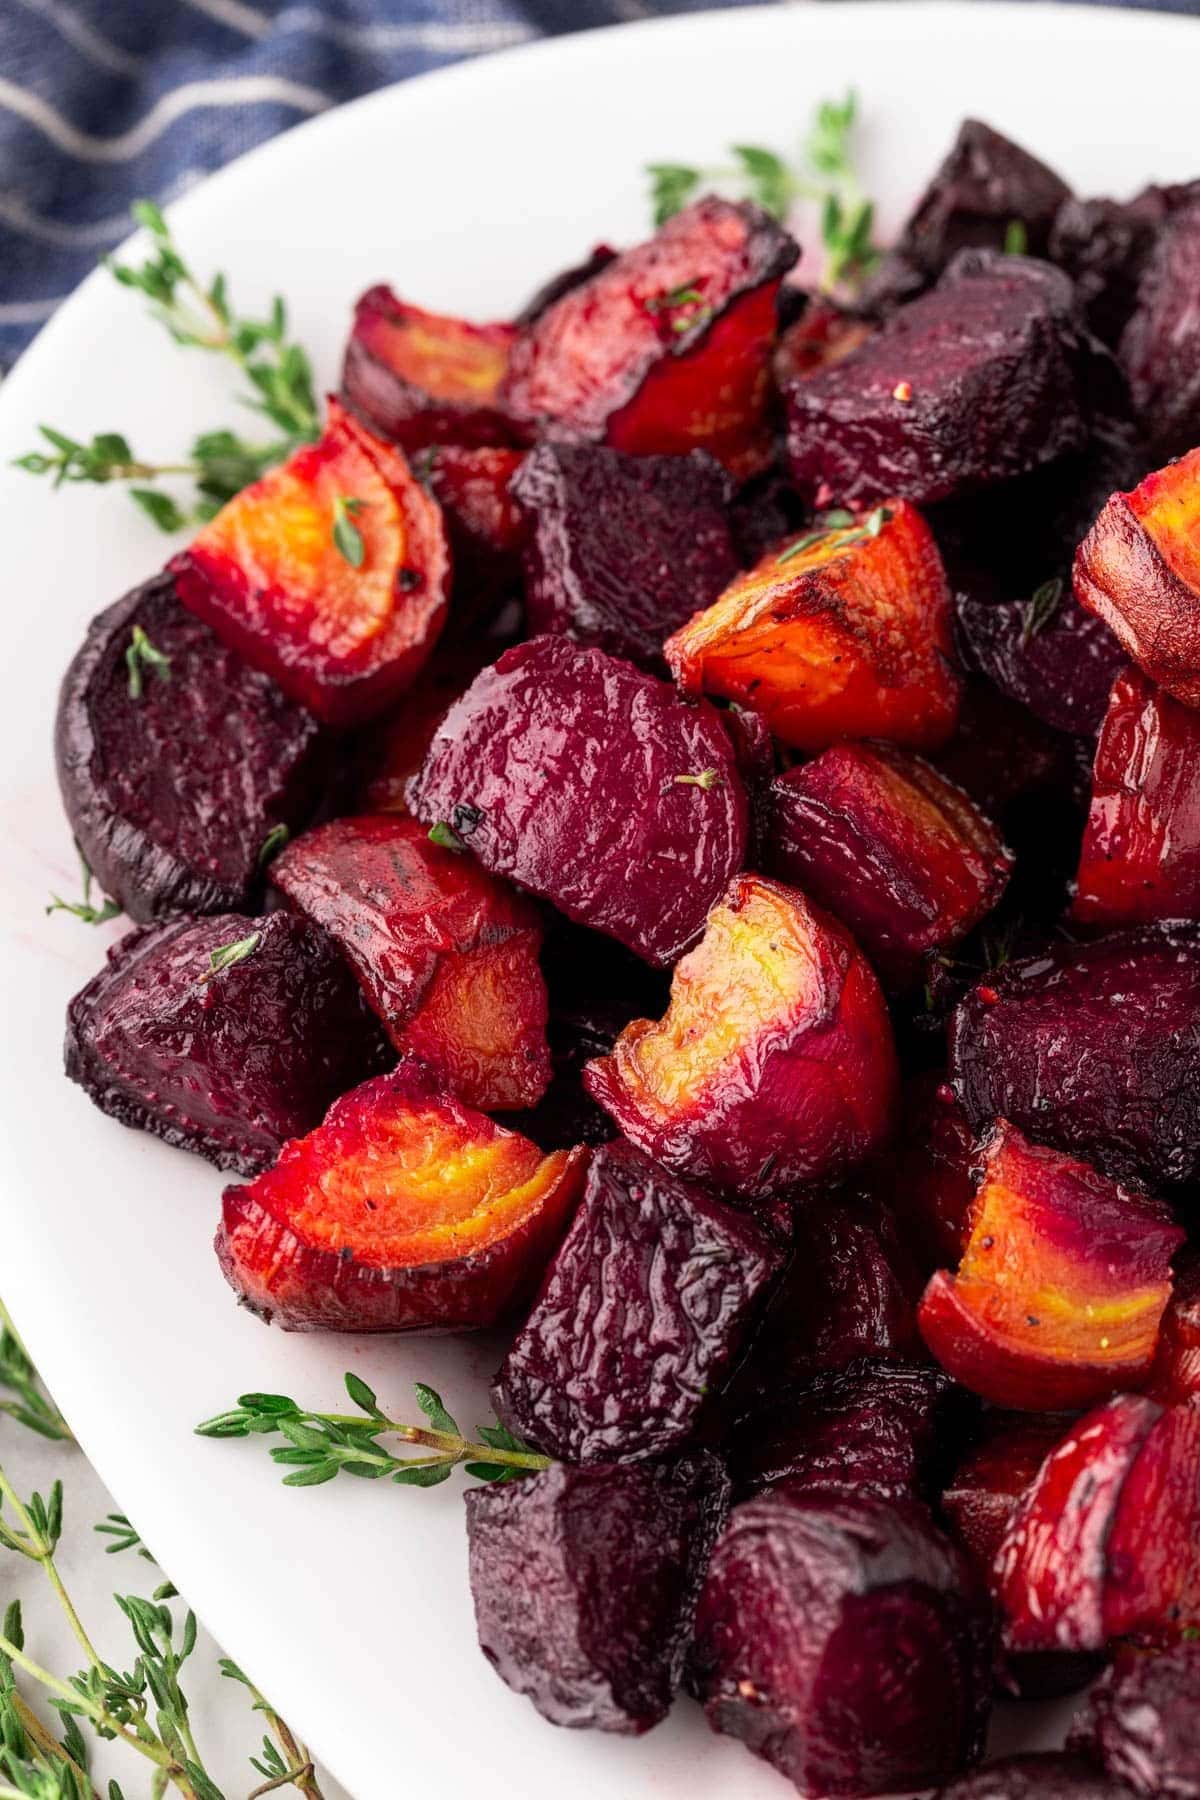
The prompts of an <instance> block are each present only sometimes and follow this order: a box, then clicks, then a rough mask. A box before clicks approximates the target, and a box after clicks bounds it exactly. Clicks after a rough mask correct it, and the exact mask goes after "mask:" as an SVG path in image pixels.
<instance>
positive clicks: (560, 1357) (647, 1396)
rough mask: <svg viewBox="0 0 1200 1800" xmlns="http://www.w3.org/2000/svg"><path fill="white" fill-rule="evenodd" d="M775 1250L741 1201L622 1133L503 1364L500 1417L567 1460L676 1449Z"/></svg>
mask: <svg viewBox="0 0 1200 1800" xmlns="http://www.w3.org/2000/svg"><path fill="white" fill-rule="evenodd" d="M783 1260H784V1258H783V1254H782V1252H781V1251H780V1250H778V1249H777V1248H776V1246H775V1245H774V1244H773V1243H772V1242H771V1240H770V1239H769V1238H768V1237H767V1236H766V1235H765V1233H764V1232H763V1231H761V1230H760V1229H759V1227H758V1226H757V1225H755V1224H754V1223H753V1222H752V1221H751V1220H750V1219H749V1218H747V1217H746V1215H745V1214H743V1213H738V1212H735V1211H734V1210H733V1208H732V1207H729V1206H725V1205H723V1204H722V1203H721V1202H720V1201H717V1200H714V1199H712V1198H710V1197H709V1196H708V1195H707V1194H706V1193H705V1192H704V1190H703V1189H702V1188H699V1187H695V1186H693V1185H692V1184H691V1183H689V1182H685V1181H682V1180H681V1179H680V1178H679V1177H678V1176H677V1175H672V1174H669V1173H668V1172H667V1171H666V1170H665V1169H662V1168H659V1167H658V1166H657V1165H656V1164H655V1163H652V1162H651V1161H650V1159H649V1158H648V1157H646V1156H643V1155H642V1154H641V1152H640V1151H638V1150H635V1149H634V1148H633V1147H632V1145H629V1144H624V1143H616V1144H608V1145H605V1146H604V1148H603V1149H600V1150H598V1151H596V1153H595V1155H594V1156H593V1158H592V1165H591V1169H590V1171H589V1174H588V1181H587V1187H586V1188H585V1190H584V1197H583V1200H582V1202H581V1204H580V1207H579V1211H578V1212H577V1213H576V1215H575V1220H574V1223H573V1224H572V1226H571V1228H570V1230H569V1231H568V1233H567V1236H566V1238H565V1239H564V1241H563V1243H562V1245H561V1246H560V1248H559V1250H558V1253H557V1255H556V1256H555V1258H554V1261H553V1262H552V1263H551V1265H550V1268H549V1270H548V1271H547V1274H546V1279H545V1281H544V1282H543V1284H542V1289H541V1292H540V1293H539V1295H538V1297H537V1299H536V1300H535V1302H534V1304H533V1309H532V1311H531V1312H530V1314H529V1317H528V1319H527V1320H526V1322H525V1324H524V1326H523V1327H522V1329H521V1330H520V1332H518V1334H517V1338H516V1341H515V1342H514V1344H513V1347H512V1349H511V1350H510V1351H509V1354H508V1356H507V1358H506V1359H505V1361H504V1364H503V1367H502V1368H501V1370H500V1374H499V1377H498V1378H497V1395H498V1410H499V1412H500V1416H501V1417H502V1418H503V1419H504V1421H505V1423H506V1424H507V1425H509V1426H511V1427H512V1428H513V1429H514V1430H515V1431H517V1432H518V1433H519V1434H520V1436H522V1437H523V1438H526V1439H528V1440H529V1442H531V1443H533V1444H536V1445H537V1446H538V1448H539V1449H542V1450H545V1451H547V1452H548V1453H549V1454H550V1455H551V1456H555V1457H559V1458H562V1459H564V1460H566V1461H568V1462H617V1461H623V1460H625V1459H627V1458H631V1457H644V1456H658V1455H664V1454H667V1453H669V1452H671V1451H674V1450H678V1449H679V1448H681V1447H682V1446H683V1445H684V1444H686V1443H687V1442H688V1440H689V1439H690V1438H692V1437H693V1436H694V1434H695V1432H696V1429H697V1426H698V1424H699V1422H700V1420H701V1418H702V1416H703V1414H704V1412H705V1410H706V1407H710V1406H711V1403H712V1401H713V1400H714V1399H715V1398H716V1397H717V1396H718V1395H719V1393H720V1391H721V1389H722V1388H723V1387H724V1385H725V1383H726V1382H727V1381H728V1379H729V1376H730V1374H731V1373H732V1371H733V1369H734V1367H735V1365H736V1362H737V1359H738V1355H739V1352H740V1350H741V1348H742V1346H743V1343H744V1342H745V1339H746V1337H747V1334H748V1332H749V1329H750V1327H751V1325H752V1324H753V1322H754V1319H755V1315H756V1312H757V1311H758V1310H759V1309H760V1306H761V1301H762V1298H763V1295H764V1292H765V1290H766V1289H767V1288H768V1286H769V1284H770V1282H771V1280H772V1278H773V1277H774V1276H775V1275H776V1274H777V1272H778V1270H779V1268H780V1267H781V1265H782V1263H783Z"/></svg>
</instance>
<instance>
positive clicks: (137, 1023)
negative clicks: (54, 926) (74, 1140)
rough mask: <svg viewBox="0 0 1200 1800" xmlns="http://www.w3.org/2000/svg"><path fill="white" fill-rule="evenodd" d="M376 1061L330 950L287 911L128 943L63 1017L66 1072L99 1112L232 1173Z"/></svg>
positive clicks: (305, 1127)
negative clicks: (233, 949) (225, 958)
mask: <svg viewBox="0 0 1200 1800" xmlns="http://www.w3.org/2000/svg"><path fill="white" fill-rule="evenodd" d="M230 946H235V947H236V954H235V955H234V956H233V957H231V958H230V960H229V962H228V965H227V966H222V953H224V954H225V955H228V953H229V950H230ZM214 959H215V960H214ZM385 1060H386V1052H385V1048H384V1045H383V1043H382V1042H381V1039H380V1036H379V1032H378V1030H377V1029H376V1027H375V1025H374V1022H373V1021H372V1019H371V1018H370V1015H369V1014H368V1013H367V1012H366V1011H365V1009H364V1007H363V1005H362V1002H361V1001H360V999H359V997H358V994H357V992H356V991H355V988H354V984H353V982H352V980H351V979H350V977H349V975H348V974H347V972H346V969H345V967H344V966H343V964H342V961H341V958H340V957H339V956H338V954H337V952H336V951H335V950H334V948H333V946H332V945H331V944H330V943H329V942H328V940H327V939H326V938H325V936H324V934H323V933H322V932H320V931H318V930H317V929H316V928H315V927H314V926H311V925H308V924H306V923H305V922H304V921H303V920H301V919H292V918H289V917H288V916H287V915H286V914H285V913H271V914H269V915H268V916H267V917H266V918H262V919H250V918H246V917H245V915H243V914H240V913H220V914H215V915H212V916H209V917H206V918H201V919H191V918H179V919H168V920H166V921H164V922H163V923H162V924H159V925H150V926H147V927H145V928H144V929H142V930H140V931H131V932H130V933H129V935H128V936H127V937H124V938H122V939H121V941H120V943H119V944H115V945H114V946H113V948H112V949H111V950H110V951H109V953H108V962H107V963H106V965H105V966H104V968H103V969H101V971H100V973H99V974H98V975H95V976H93V978H92V980H91V981H89V982H88V984H87V986H86V987H85V988H84V989H83V990H82V992H81V993H78V994H76V996H75V998H74V999H73V1000H72V1002H71V1004H70V1006H69V1007H68V1008H67V1043H66V1068H67V1074H68V1076H69V1077H70V1078H71V1080H72V1081H77V1082H78V1083H79V1085H80V1086H81V1087H82V1088H83V1089H84V1091H85V1092H86V1093H87V1095H88V1097H89V1098H90V1099H91V1100H94V1101H95V1103H96V1105H97V1106H98V1107H99V1108H100V1110H101V1112H106V1113H108V1114H109V1116H110V1117H111V1118H114V1119H119V1120H120V1122H121V1124H122V1125H132V1126H134V1127H135V1128H136V1129H138V1130H141V1131H152V1132H153V1133H154V1135H155V1136H156V1137H160V1138H163V1139H164V1140H165V1141H166V1142H167V1143H168V1144H175V1145H177V1146H178V1147H179V1148H180V1149H181V1150H194V1151H196V1152H197V1153H198V1154H199V1155H200V1156H205V1157H207V1158H208V1160H209V1162H213V1163H216V1165H217V1167H218V1168H220V1169H235V1170H236V1171H237V1172H238V1173H239V1174H241V1175H254V1174H257V1173H258V1171H259V1170H260V1169H265V1168H268V1167H269V1166H270V1164H271V1163H273V1162H274V1160H275V1158H276V1157H277V1156H278V1154H279V1152H280V1150H281V1149H282V1148H283V1146H284V1144H285V1143H286V1142H287V1140H288V1139H289V1138H292V1137H298V1136H299V1135H300V1133H301V1132H304V1131H309V1130H311V1129H312V1127H313V1126H314V1125H317V1124H319V1123H320V1121H321V1119H322V1118H323V1116H324V1114H325V1111H326V1108H327V1107H328V1106H329V1105H330V1103H331V1102H332V1101H333V1100H335V1099H336V1098H337V1096H338V1095H339V1094H341V1093H344V1092H345V1090H346V1089H347V1088H350V1087H353V1086H354V1084H355V1083H356V1082H358V1081H361V1080H362V1079H363V1077H364V1076H366V1075H369V1074H371V1073H373V1072H374V1071H375V1070H376V1069H378V1068H380V1067H382V1065H383V1063H384V1061H385Z"/></svg>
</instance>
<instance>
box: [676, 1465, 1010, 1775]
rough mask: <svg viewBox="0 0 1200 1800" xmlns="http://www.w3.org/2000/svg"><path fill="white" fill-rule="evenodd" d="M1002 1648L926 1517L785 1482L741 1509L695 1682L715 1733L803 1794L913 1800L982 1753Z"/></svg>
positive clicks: (727, 1538) (720, 1570)
mask: <svg viewBox="0 0 1200 1800" xmlns="http://www.w3.org/2000/svg"><path fill="white" fill-rule="evenodd" d="M990 1639H991V1628H990V1621H989V1620H988V1617H987V1610H986V1606H985V1605H984V1603H983V1600H982V1597H981V1595H980V1593H979V1591H978V1590H977V1589H976V1587H975V1584H974V1582H973V1581H972V1579H971V1576H970V1574H969V1572H968V1570H967V1568H966V1565H965V1563H964V1562H963V1559H962V1557H961V1555H960V1553H959V1552H958V1551H957V1550H956V1549H954V1548H953V1547H952V1546H951V1545H950V1544H949V1543H948V1542H947V1540H946V1539H945V1538H943V1537H942V1536H941V1535H940V1533H938V1532H937V1531H935V1530H934V1529H933V1526H932V1525H931V1523H930V1522H929V1516H928V1514H927V1513H926V1512H925V1511H924V1509H923V1508H921V1507H919V1506H917V1505H915V1504H914V1503H912V1502H907V1503H905V1502H897V1501H893V1502H884V1501H880V1500H876V1499H868V1498H865V1497H864V1498H857V1499H856V1498H853V1497H850V1496H845V1497H840V1496H837V1495H827V1494H819V1493H802V1492H801V1493H794V1492H791V1491H789V1489H788V1488H787V1487H786V1486H784V1487H781V1488H776V1489H774V1490H772V1491H771V1492H769V1493H767V1494H762V1495H759V1496H758V1497H757V1498H755V1499H752V1500H747V1501H743V1502H742V1504H741V1505H739V1506H736V1507H735V1508H734V1510H733V1512H732V1513H731V1515H730V1518H729V1523H728V1524H727V1526H726V1527H725V1530H724V1532H723V1533H722V1535H721V1537H720V1539H719V1540H718V1543H717V1547H716V1550H715V1551H714V1552H713V1558H712V1563H711V1565H710V1567H709V1574H708V1580H707V1582H706V1583H705V1586H704V1591H703V1593H702V1595H701V1599H700V1606H699V1611H698V1613H697V1618H696V1642H695V1645H694V1647H693V1651H692V1665H691V1667H692V1680H693V1682H694V1684H695V1687H696V1691H697V1693H698V1695H699V1697H700V1698H701V1699H702V1701H703V1703H704V1708H705V1711H706V1713H707V1714H708V1719H709V1723H710V1724H711V1725H712V1727H713V1729H714V1730H716V1731H720V1732H724V1733H726V1734H727V1735H729V1736H731V1737H737V1738H740V1739H741V1740H742V1742H743V1743H745V1744H746V1746H747V1747H748V1748H749V1749H751V1750H753V1751H755V1752H756V1753H757V1754H758V1755H760V1756H763V1757H765V1758H766V1759H767V1761H768V1762H770V1763H772V1764H773V1765H774V1767H775V1768H777V1769H778V1770H779V1772H780V1774H782V1775H785V1776H787V1777H788V1778H789V1779H790V1780H791V1781H793V1782H794V1783H795V1785H796V1787H797V1788H798V1790H799V1791H800V1793H801V1794H806V1795H832V1794H857V1795H869V1794H890V1793H900V1792H903V1791H907V1790H910V1789H913V1788H924V1787H928V1786H930V1785H931V1784H933V1783H935V1782H938V1781H942V1780H945V1779H946V1778H947V1777H948V1776H951V1775H953V1774H955V1773H957V1771H958V1770H960V1769H962V1768H963V1767H964V1766H966V1765H969V1764H970V1763H972V1762H973V1761H975V1759H976V1758H977V1757H978V1755H979V1752H980V1749H981V1747H982V1737H983V1728H984V1724H985V1722H986V1718H987V1712H988V1704H989V1694H990V1688H991V1642H990ZM881 1694H885V1695H886V1696H887V1704H886V1706H883V1707H881V1706H880V1696H881Z"/></svg>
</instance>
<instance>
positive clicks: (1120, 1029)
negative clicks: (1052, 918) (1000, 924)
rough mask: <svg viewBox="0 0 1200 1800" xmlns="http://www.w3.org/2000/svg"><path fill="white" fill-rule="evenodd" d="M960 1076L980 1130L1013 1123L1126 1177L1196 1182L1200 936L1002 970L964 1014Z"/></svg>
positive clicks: (1185, 932)
mask: <svg viewBox="0 0 1200 1800" xmlns="http://www.w3.org/2000/svg"><path fill="white" fill-rule="evenodd" d="M950 1069H951V1076H952V1079H953V1081H954V1085H955V1088H956V1090H957V1093H958V1097H959V1099H960V1100H961V1102H962V1104H963V1106H964V1108H965V1109H966V1112H967V1115H968V1117H969V1118H970V1120H971V1122H972V1124H974V1125H975V1126H976V1127H977V1128H978V1127H982V1126H984V1125H986V1124H988V1123H989V1122H990V1121H991V1120H992V1119H995V1118H998V1117H1003V1118H1007V1119H1011V1120H1012V1122H1013V1123H1014V1124H1015V1125H1017V1126H1019V1127H1020V1129H1021V1130H1022V1131H1025V1132H1028V1133H1029V1134H1030V1136H1032V1137H1035V1138H1039V1139H1041V1140H1042V1141H1044V1142H1046V1143H1049V1144H1052V1145H1054V1146H1055V1147H1056V1148H1057V1149H1060V1150H1066V1151H1067V1152H1069V1153H1070V1154H1073V1155H1078V1156H1082V1157H1084V1158H1085V1159H1086V1160H1087V1161H1088V1162H1092V1163H1094V1164H1095V1165H1096V1167H1097V1168H1099V1169H1102V1170H1103V1171H1104V1172H1105V1173H1106V1174H1109V1175H1114V1176H1116V1177H1117V1178H1118V1179H1129V1178H1133V1179H1138V1178H1140V1179H1143V1180H1145V1181H1148V1182H1150V1183H1152V1184H1154V1183H1175V1182H1183V1181H1187V1180H1189V1179H1191V1178H1192V1177H1193V1176H1194V1175H1195V1173H1196V1171H1197V1169H1198V1168H1200V934H1198V933H1197V932H1196V931H1195V930H1194V929H1192V928H1189V927H1188V926H1186V925H1176V926H1170V927H1167V926H1163V927H1159V928H1157V929H1155V928H1152V927H1147V928H1145V929H1143V930H1141V931H1130V932H1119V933H1116V934H1115V935H1114V936H1112V937H1109V938H1103V939H1101V940H1099V941H1098V942H1096V943H1092V944H1067V943H1060V944H1056V945H1054V946H1053V947H1052V948H1050V949H1049V950H1047V951H1046V953H1045V954H1044V955H1042V956H1033V957H1026V958H1023V959H1021V960H1018V961H1016V962H1010V963H1006V964H1005V966H1004V967H1003V968H1000V969H993V970H992V971H991V972H990V973H989V975H988V976H987V978H986V979H985V981H984V982H982V983H981V985H980V986H979V987H977V988H975V989H974V990H973V991H972V993H970V994H969V995H968V996H967V998H966V999H965V1000H964V1001H963V1003H962V1005H961V1006H960V1007H959V1008H958V1011H957V1012H956V1013H955V1015H954V1020H953V1023H952V1025H951V1030H950Z"/></svg>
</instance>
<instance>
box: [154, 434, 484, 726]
mask: <svg viewBox="0 0 1200 1800" xmlns="http://www.w3.org/2000/svg"><path fill="white" fill-rule="evenodd" d="M350 501H353V502H354V505H353V507H351V506H350V505H349V502H350ZM170 567H171V569H172V571H173V573H174V575H175V578H176V581H177V583H178V588H179V596H180V598H181V600H182V601H183V603H184V605H185V606H187V607H188V608H189V609H190V610H191V611H192V612H194V613H195V614H196V616H197V618H200V619H203V620H204V621H205V623H206V624H209V625H211V626H212V628H213V630H214V631H215V632H216V633H217V635H218V636H219V637H221V638H223V639H224V641H225V642H226V643H227V644H229V646H230V647H231V648H232V649H234V650H236V651H237V652H238V653H239V655H241V656H244V657H245V658H246V660H247V662H249V663H251V664H253V666H254V667H255V668H257V669H262V670H263V671H264V672H265V673H266V674H268V675H270V676H272V677H273V678H274V679H275V680H276V681H277V682H278V683H279V685H280V687H281V688H282V689H283V690H284V692H285V693H286V694H288V695H290V697H291V698H292V699H293V700H296V701H299V702H300V704H301V705H303V706H307V707H309V708H310V709H311V710H312V711H313V712H315V713H316V714H317V716H318V717H319V718H321V719H323V720H324V721H325V722H326V723H327V724H331V725H354V724H359V723H361V722H362V721H363V720H365V719H369V718H373V717H375V716H377V715H378V714H379V713H381V712H383V711H384V710H385V709H386V707H387V706H388V705H389V704H390V703H391V702H392V701H393V700H394V699H395V698H396V697H397V695H399V694H402V693H403V692H404V690H405V689H406V688H407V687H409V686H411V684H412V682H413V681H414V679H415V678H416V676H417V673H418V672H419V670H420V669H421V668H422V667H423V665H424V664H425V663H426V662H427V661H428V659H429V656H430V653H431V652H432V650H433V647H434V645H435V644H436V642H437V640H438V636H439V634H440V632H441V629H442V625H443V623H444V621H445V616H446V603H447V597H448V590H449V582H450V554H449V549H448V546H447V541H446V532H445V527H444V525H443V522H442V515H441V511H440V508H439V507H438V506H437V504H436V502H435V501H434V500H433V499H432V498H431V497H430V495H429V494H428V493H426V491H425V489H424V488H423V487H422V486H421V484H420V482H419V481H417V480H416V479H415V478H414V476H413V475H412V473H411V472H410V470H409V467H408V464H407V463H406V462H405V460H404V458H403V456H402V455H401V454H400V453H399V451H398V450H395V449H393V448H392V447H391V445H389V444H386V443H384V442H383V440H382V439H381V438H377V437H374V436H373V435H372V434H371V432H369V431H368V430H367V429H366V428H365V427H364V426H362V425H360V424H359V422H358V420H357V419H355V418H353V417H352V416H351V415H350V414H349V413H347V412H346V411H345V410H344V409H343V408H342V407H341V406H339V405H338V403H337V401H336V400H331V401H330V403H329V417H328V421H327V423H326V426H325V430H324V432H323V433H322V435H321V437H320V439H319V440H318V441H317V442H316V443H315V444H305V445H304V446H303V447H302V448H301V449H299V450H296V451H295V452H293V454H292V455H291V456H290V457H289V458H288V460H287V461H286V462H285V463H281V464H280V465H279V467H278V468H274V469H271V470H270V471H269V472H268V473H267V474H266V475H264V476H263V477H262V479H261V480H260V481H256V482H254V483H252V484H251V486H250V487H247V488H243V489H242V491H241V493H240V494H238V495H237V496H236V497H235V498H234V499H232V500H230V501H228V502H227V504H226V505H225V506H223V507H222V508H221V510H220V512H219V513H217V515H216V517H215V518H214V519H212V520H211V521H210V522H209V523H208V524H207V525H205V526H204V527H203V528H202V529H201V531H200V532H199V534H198V535H197V537H195V538H194V539H193V541H192V543H191V545H190V546H189V547H188V549H186V550H184V551H182V552H181V553H180V555H178V556H176V557H175V558H174V559H173V560H172V562H171V565H170Z"/></svg>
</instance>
